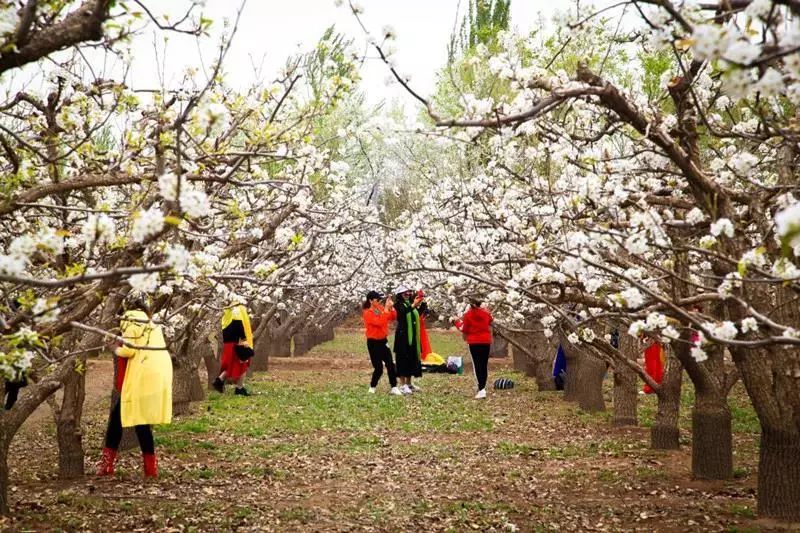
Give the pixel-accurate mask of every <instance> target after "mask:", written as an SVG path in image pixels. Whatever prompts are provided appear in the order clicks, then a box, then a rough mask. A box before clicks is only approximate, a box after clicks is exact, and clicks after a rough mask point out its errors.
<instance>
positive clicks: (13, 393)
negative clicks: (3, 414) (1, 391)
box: [5, 378, 28, 411]
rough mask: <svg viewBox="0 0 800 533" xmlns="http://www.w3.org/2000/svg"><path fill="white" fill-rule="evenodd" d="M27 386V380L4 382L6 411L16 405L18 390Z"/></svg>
mask: <svg viewBox="0 0 800 533" xmlns="http://www.w3.org/2000/svg"><path fill="white" fill-rule="evenodd" d="M27 384H28V379H27V378H22V379H21V380H19V381H6V403H5V409H6V411H8V410H10V409H11V408H12V407H14V404H15V403H17V398H18V397H19V390H20V389H21V388H22V387H24V386H26V385H27Z"/></svg>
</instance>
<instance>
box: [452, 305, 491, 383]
mask: <svg viewBox="0 0 800 533" xmlns="http://www.w3.org/2000/svg"><path fill="white" fill-rule="evenodd" d="M482 303H483V302H481V301H480V300H479V299H477V298H470V301H469V309H468V310H467V312H466V313H464V316H463V317H462V318H461V319H460V320H457V321H456V323H455V325H456V328H458V329H459V330H460V331H461V333H462V334H463V335H464V340H466V341H467V344H468V345H469V353H470V355H471V356H472V368H473V370H474V371H475V380H476V381H477V382H478V394H476V395H475V398H476V399H483V398H486V381H487V380H488V379H489V348H490V347H491V345H492V329H491V325H492V320H494V319H493V318H492V314H491V313H490V312H489V310H488V309H486V308H484V307H481V304H482Z"/></svg>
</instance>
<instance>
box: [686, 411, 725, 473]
mask: <svg viewBox="0 0 800 533" xmlns="http://www.w3.org/2000/svg"><path fill="white" fill-rule="evenodd" d="M692 476H693V477H695V478H696V479H731V478H732V477H733V442H732V436H731V412H730V409H729V408H728V405H727V403H726V402H725V401H724V399H723V401H722V402H720V401H719V398H718V397H712V398H707V399H705V400H701V401H699V402H697V403H696V404H695V408H694V409H693V410H692Z"/></svg>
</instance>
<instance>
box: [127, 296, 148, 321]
mask: <svg viewBox="0 0 800 533" xmlns="http://www.w3.org/2000/svg"><path fill="white" fill-rule="evenodd" d="M122 309H123V310H125V311H144V313H145V314H146V315H147V316H150V315H151V310H150V302H148V301H147V296H145V295H144V294H142V293H140V292H136V293H133V292H132V293H129V294H128V296H127V297H126V298H125V300H123V302H122Z"/></svg>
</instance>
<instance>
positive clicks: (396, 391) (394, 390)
mask: <svg viewBox="0 0 800 533" xmlns="http://www.w3.org/2000/svg"><path fill="white" fill-rule="evenodd" d="M389 394H390V395H392V396H402V395H403V393H402V392H400V389H398V388H397V387H392V389H391V390H390V391H389Z"/></svg>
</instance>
